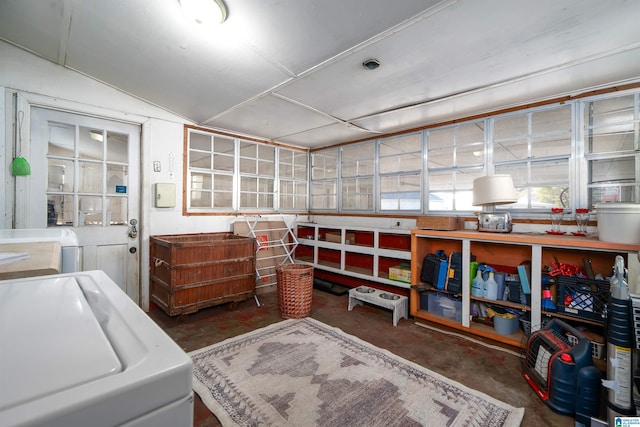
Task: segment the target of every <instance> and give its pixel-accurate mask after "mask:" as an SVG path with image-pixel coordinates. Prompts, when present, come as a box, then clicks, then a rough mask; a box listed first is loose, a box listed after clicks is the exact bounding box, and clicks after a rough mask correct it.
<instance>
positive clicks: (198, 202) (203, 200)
mask: <svg viewBox="0 0 640 427" xmlns="http://www.w3.org/2000/svg"><path fill="white" fill-rule="evenodd" d="M191 207H194V208H210V207H211V191H192V192H191Z"/></svg>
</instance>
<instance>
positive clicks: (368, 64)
mask: <svg viewBox="0 0 640 427" xmlns="http://www.w3.org/2000/svg"><path fill="white" fill-rule="evenodd" d="M362 66H363V67H364V69H365V70H375V69H376V68H378V67H379V66H380V61H378V60H377V59H373V58H371V59H367V60H366V61H364V62H363V63H362Z"/></svg>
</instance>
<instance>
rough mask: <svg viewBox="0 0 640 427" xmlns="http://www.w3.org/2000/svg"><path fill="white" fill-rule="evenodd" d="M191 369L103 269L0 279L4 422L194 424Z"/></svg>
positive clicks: (54, 426) (139, 426)
mask: <svg viewBox="0 0 640 427" xmlns="http://www.w3.org/2000/svg"><path fill="white" fill-rule="evenodd" d="M192 372H193V365H192V362H191V359H190V358H189V356H188V355H187V354H186V353H185V352H184V351H183V350H182V349H181V348H180V347H179V346H178V345H177V344H176V343H175V342H174V341H173V340H172V339H171V338H170V337H169V336H168V335H167V334H166V333H165V332H164V331H162V329H160V327H158V326H157V325H156V324H155V322H154V321H153V320H151V318H149V316H147V315H146V314H145V313H144V312H143V311H142V310H141V309H140V308H139V307H138V306H136V305H135V304H134V303H133V301H131V299H130V298H129V297H128V296H127V295H126V294H125V293H124V292H123V291H122V290H121V289H120V288H119V287H118V285H116V284H115V283H114V282H113V281H112V280H111V279H110V278H109V277H108V276H107V275H106V274H105V273H104V272H102V271H89V272H81V273H72V274H60V275H53V276H44V277H41V278H25V279H18V280H5V281H0V426H3V427H4V426H12V427H13V426H47V427H75V426H92V427H93V426H104V427H106V426H129V427H133V426H135V427H183V426H184V427H188V426H192V425H193V392H192V381H193V379H192Z"/></svg>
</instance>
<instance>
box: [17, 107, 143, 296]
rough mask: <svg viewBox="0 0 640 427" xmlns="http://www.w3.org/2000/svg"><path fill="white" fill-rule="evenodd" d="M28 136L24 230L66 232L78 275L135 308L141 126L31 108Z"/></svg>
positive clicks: (137, 291) (137, 290)
mask: <svg viewBox="0 0 640 427" xmlns="http://www.w3.org/2000/svg"><path fill="white" fill-rule="evenodd" d="M30 137H31V138H30V152H31V163H32V175H31V177H30V180H31V183H30V191H29V192H30V196H29V205H30V208H29V210H28V212H29V214H28V216H29V219H28V227H29V228H43V227H69V228H71V229H72V230H73V231H74V232H75V233H76V234H77V236H78V240H79V244H80V246H81V251H80V254H81V255H80V258H81V259H80V265H81V269H82V270H84V271H87V270H103V271H105V272H106V273H107V275H109V277H110V278H111V279H113V280H114V281H115V282H116V283H117V284H118V285H119V286H120V287H121V288H122V289H123V290H124V291H125V292H126V293H127V294H128V295H129V296H130V297H131V298H132V299H133V300H134V301H135V302H136V303H139V298H140V286H139V252H138V248H139V245H138V241H139V234H138V230H139V227H140V224H139V223H138V222H137V221H138V218H139V204H140V202H139V187H140V185H139V166H138V165H139V163H140V162H139V158H140V127H139V126H138V125H134V124H130V123H122V122H117V121H110V120H104V119H100V118H96V117H89V116H83V115H77V114H72V113H67V112H61V111H55V110H50V109H46V108H37V107H34V108H32V109H31V116H30ZM41 189H42V190H41Z"/></svg>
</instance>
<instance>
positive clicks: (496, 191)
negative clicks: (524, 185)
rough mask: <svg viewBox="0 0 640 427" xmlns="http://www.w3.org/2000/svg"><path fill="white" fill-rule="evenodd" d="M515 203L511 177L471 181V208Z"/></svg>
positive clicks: (515, 197) (493, 176) (496, 176)
mask: <svg viewBox="0 0 640 427" xmlns="http://www.w3.org/2000/svg"><path fill="white" fill-rule="evenodd" d="M517 201H518V195H517V194H516V188H515V186H514V185H513V179H512V178H511V175H490V176H481V177H480V178H476V179H474V180H473V202H472V204H473V206H483V205H504V204H508V203H515V202H517Z"/></svg>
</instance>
